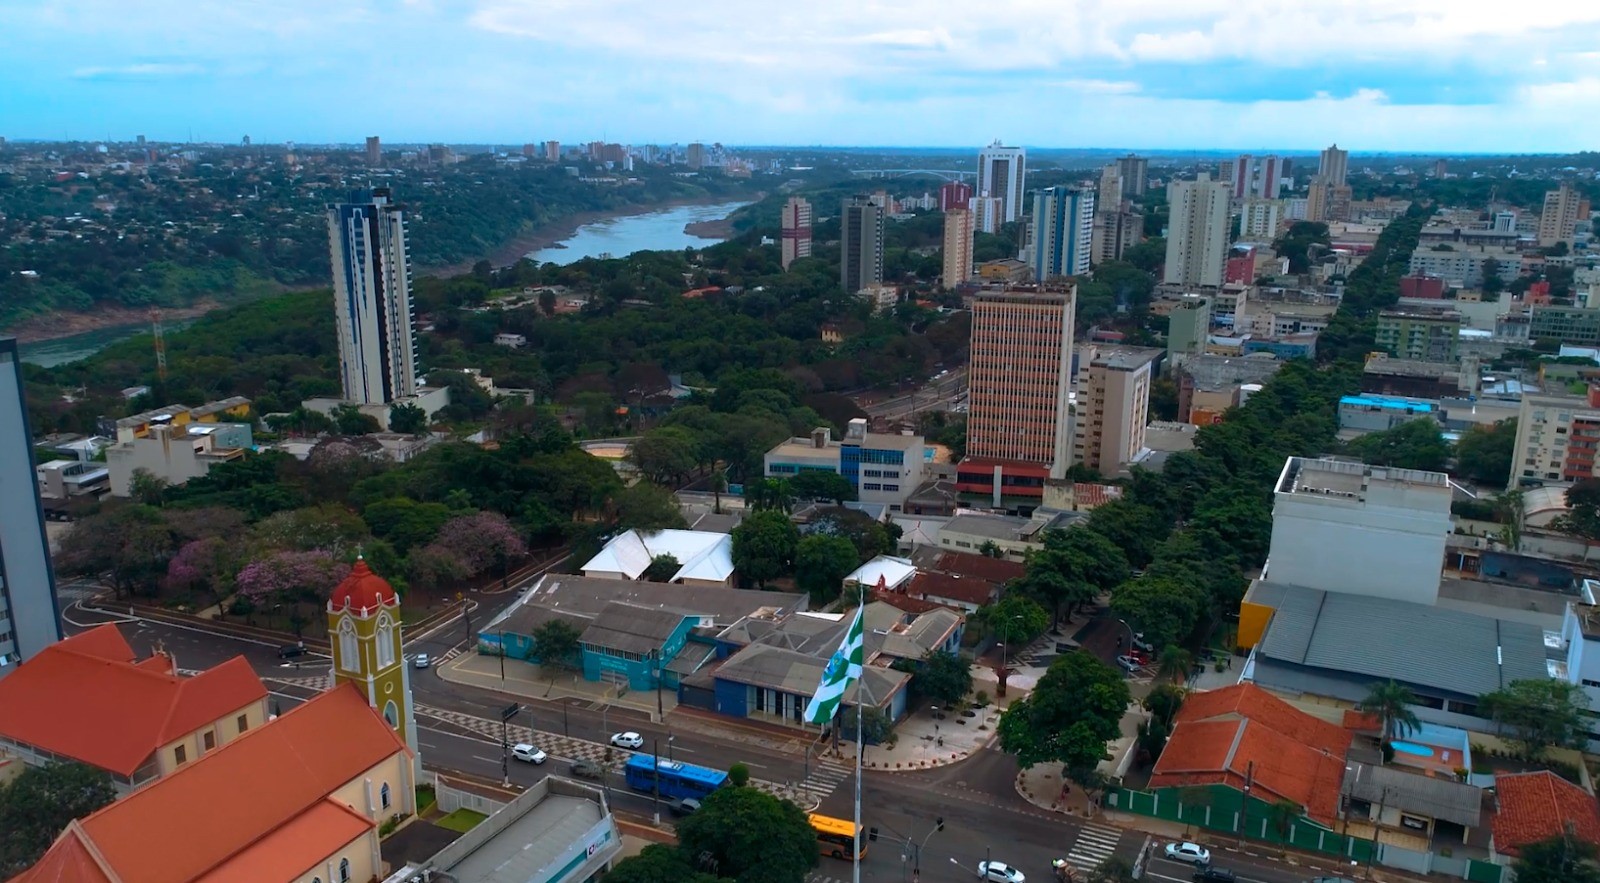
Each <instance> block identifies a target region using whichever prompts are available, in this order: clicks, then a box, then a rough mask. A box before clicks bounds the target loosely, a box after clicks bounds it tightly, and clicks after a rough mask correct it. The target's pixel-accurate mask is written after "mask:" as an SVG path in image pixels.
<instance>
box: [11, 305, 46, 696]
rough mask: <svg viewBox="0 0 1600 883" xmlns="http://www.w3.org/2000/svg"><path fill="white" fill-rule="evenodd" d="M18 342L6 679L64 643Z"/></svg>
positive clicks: (13, 390)
mask: <svg viewBox="0 0 1600 883" xmlns="http://www.w3.org/2000/svg"><path fill="white" fill-rule="evenodd" d="M33 469H34V461H33V434H32V433H31V432H30V431H29V428H28V408H27V404H26V403H25V402H24V401H23V383H22V360H21V356H20V355H19V353H18V350H17V341H16V338H12V337H0V677H4V676H5V674H6V672H8V671H10V670H12V669H13V668H15V667H16V665H17V663H19V662H23V661H25V660H27V659H30V658H32V657H33V656H34V655H35V654H37V653H38V652H39V651H41V650H43V649H44V648H46V647H48V646H50V645H51V644H54V643H55V642H57V641H59V640H61V611H60V609H59V608H58V605H57V601H56V578H55V571H54V570H52V569H51V567H50V543H49V541H48V539H46V537H45V532H44V508H43V505H42V504H41V502H40V500H39V479H38V476H37V475H35V474H34V471H33Z"/></svg>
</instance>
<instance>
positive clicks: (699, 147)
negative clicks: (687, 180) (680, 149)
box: [684, 141, 706, 169]
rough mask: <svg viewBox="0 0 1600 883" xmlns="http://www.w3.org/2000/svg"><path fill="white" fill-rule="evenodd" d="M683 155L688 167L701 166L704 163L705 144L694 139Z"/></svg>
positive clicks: (695, 167) (696, 167)
mask: <svg viewBox="0 0 1600 883" xmlns="http://www.w3.org/2000/svg"><path fill="white" fill-rule="evenodd" d="M684 157H685V161H686V162H687V163H688V165H689V168H691V169H698V168H703V167H704V166H705V164H706V146H705V145H704V144H701V143H700V142H698V141H696V142H695V143H693V144H690V145H689V149H688V150H687V151H686V152H685V153H684Z"/></svg>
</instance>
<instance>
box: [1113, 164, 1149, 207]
mask: <svg viewBox="0 0 1600 883" xmlns="http://www.w3.org/2000/svg"><path fill="white" fill-rule="evenodd" d="M1117 172H1118V174H1120V175H1122V198H1123V199H1133V198H1135V197H1139V196H1143V195H1144V192H1145V190H1147V189H1149V186H1150V160H1149V158H1147V157H1143V156H1134V155H1133V154H1131V153H1130V154H1128V155H1127V156H1125V157H1122V158H1121V159H1119V160H1117Z"/></svg>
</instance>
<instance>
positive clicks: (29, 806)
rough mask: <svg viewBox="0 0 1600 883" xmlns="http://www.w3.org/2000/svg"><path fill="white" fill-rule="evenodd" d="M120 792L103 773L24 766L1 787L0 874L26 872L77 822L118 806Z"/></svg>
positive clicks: (82, 767) (68, 765) (77, 766)
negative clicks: (116, 803) (70, 824)
mask: <svg viewBox="0 0 1600 883" xmlns="http://www.w3.org/2000/svg"><path fill="white" fill-rule="evenodd" d="M116 796H117V790H116V787H115V786H114V785H113V784H112V782H111V776H110V775H109V774H107V773H106V772H104V771H103V770H98V769H95V768H94V767H91V766H89V765H87V764H82V763H76V762H63V763H52V764H50V765H48V766H42V767H36V766H25V767H23V769H22V772H21V773H19V774H18V775H17V777H16V778H15V779H13V780H12V781H11V782H10V784H7V785H3V786H0V874H3V875H5V876H6V877H10V876H12V875H14V874H19V873H21V872H22V871H24V870H26V869H27V868H28V867H29V866H30V865H32V864H33V863H34V862H35V861H37V860H38V859H39V856H41V855H44V852H45V850H47V849H49V848H50V844H51V843H52V842H54V841H55V839H56V837H57V836H58V835H60V833H61V831H62V829H64V828H66V827H67V823H69V822H71V821H72V820H73V819H80V818H83V817H84V816H86V815H88V814H90V813H92V812H94V811H95V810H97V809H99V808H100V807H102V806H105V805H106V804H108V803H110V802H111V801H113V800H115V799H116Z"/></svg>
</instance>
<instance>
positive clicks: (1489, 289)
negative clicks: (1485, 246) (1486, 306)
mask: <svg viewBox="0 0 1600 883" xmlns="http://www.w3.org/2000/svg"><path fill="white" fill-rule="evenodd" d="M1505 290H1506V280H1504V279H1502V278H1500V262H1499V261H1497V260H1495V259H1494V258H1488V259H1486V260H1484V262H1483V293H1484V295H1486V296H1489V295H1492V297H1489V300H1496V301H1498V300H1499V299H1500V292H1502V291H1505Z"/></svg>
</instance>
